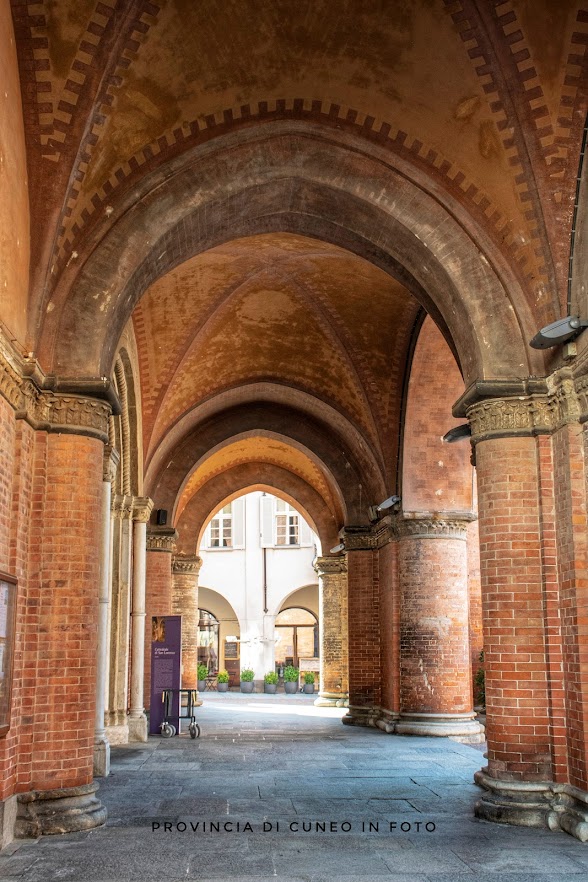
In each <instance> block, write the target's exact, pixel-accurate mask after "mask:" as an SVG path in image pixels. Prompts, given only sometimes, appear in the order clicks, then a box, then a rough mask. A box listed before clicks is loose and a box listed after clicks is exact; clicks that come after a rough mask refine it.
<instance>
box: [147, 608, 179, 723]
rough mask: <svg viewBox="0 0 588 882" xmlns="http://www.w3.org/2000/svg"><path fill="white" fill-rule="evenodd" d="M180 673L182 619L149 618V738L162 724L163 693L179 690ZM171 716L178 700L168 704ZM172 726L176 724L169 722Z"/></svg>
mask: <svg viewBox="0 0 588 882" xmlns="http://www.w3.org/2000/svg"><path fill="white" fill-rule="evenodd" d="M181 670H182V617H181V616H153V617H152V619H151V703H150V713H149V734H150V735H159V733H160V732H161V724H162V722H163V712H164V705H163V702H162V692H163V690H164V689H179V688H180V685H181ZM171 713H172V715H173V716H178V714H179V696H177V695H176V696H175V697H174V700H173V702H172V709H171ZM171 722H172V723H173V724H174V725H175V726H177V725H178V723H177V720H172V721H171Z"/></svg>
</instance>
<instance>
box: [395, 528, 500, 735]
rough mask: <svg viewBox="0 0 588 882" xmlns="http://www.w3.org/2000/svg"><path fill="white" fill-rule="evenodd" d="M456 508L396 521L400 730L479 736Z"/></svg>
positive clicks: (465, 579)
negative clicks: (398, 593)
mask: <svg viewBox="0 0 588 882" xmlns="http://www.w3.org/2000/svg"><path fill="white" fill-rule="evenodd" d="M470 520H471V517H465V516H463V515H462V516H459V515H457V514H456V513H450V512H447V513H440V512H438V513H435V514H425V513H418V514H416V513H415V514H411V513H405V514H404V516H403V517H399V518H398V519H397V522H396V528H397V531H398V536H399V538H398V571H399V581H400V591H401V598H402V599H401V611H400V702H401V713H400V720H399V722H398V723H397V725H396V732H398V733H399V734H401V735H441V736H451V737H453V738H455V739H459V740H460V741H470V742H480V741H483V740H484V735H483V732H484V728H483V727H482V726H480V724H479V723H478V722H477V721H476V720H475V719H474V717H475V714H474V711H473V707H472V681H471V666H470V653H469V616H468V572H467V546H466V538H467V527H468V523H469V521H470Z"/></svg>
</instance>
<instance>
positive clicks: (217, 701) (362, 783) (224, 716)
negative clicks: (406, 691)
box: [0, 693, 588, 882]
mask: <svg viewBox="0 0 588 882" xmlns="http://www.w3.org/2000/svg"><path fill="white" fill-rule="evenodd" d="M343 713H345V711H343V710H339V709H331V708H315V707H314V705H313V703H312V698H307V697H303V696H293V697H288V698H285V697H276V698H272V699H271V701H270V700H268V699H267V698H265V697H264V696H262V695H259V696H242V695H240V694H238V693H236V694H235V693H233V694H229V695H228V696H218V695H215V694H212V693H211V694H210V695H208V694H207V695H206V696H205V704H204V706H203V707H202V708H201V709H200V710H199V712H198V717H199V721H200V723H201V726H202V737H201V738H200V739H197V740H196V741H192V740H191V739H190V738H189V737H187V736H181V737H177V738H173V739H169V740H164V739H161V738H158V737H155V738H150V740H149V742H148V744H145V745H136V744H134V745H128V746H122V747H117V748H113V750H112V775H111V776H110V777H109V778H107V779H105V780H103V781H102V782H101V790H100V796H101V799H102V801H103V802H104V803H105V805H106V806H107V808H108V811H109V820H108V823H107V824H106V825H105V826H104V827H101V828H99V829H97V830H92V831H88V832H85V833H78V834H70V835H64V836H53V837H45V838H43V839H41V840H39V841H33V842H31V841H28V842H21V843H14V844H13V845H12V846H11V847H10V848H9V849H8V850H7V851H5V852H4V853H3V855H2V856H0V882H9V880H10V882H15V880H20V882H58V880H65V882H68V880H71V882H119V880H120V882H139V880H145V882H150V880H155V879H157V880H164V882H179V880H186V879H188V880H189V879H198V880H200V882H207V880H210V882H212V880H215V882H219V880H227V882H228V880H231V882H253V880H255V882H259V880H264V879H265V880H270V879H271V880H275V882H326V880H329V882H382V880H393V882H408V880H411V882H415V880H416V882H429V880H430V882H449V880H451V882H465V880H467V882H499V880H500V882H531V880H532V882H563V880H564V879H565V880H567V882H569V880H575V879H578V880H584V879H588V846H586V845H582V844H581V843H579V842H577V841H576V840H575V839H573V838H572V837H570V836H567V835H565V834H563V833H550V832H547V831H543V830H529V829H525V828H513V827H507V826H500V825H495V824H489V823H486V822H484V821H478V820H477V819H476V818H474V815H473V806H474V803H475V801H476V799H477V798H478V797H479V792H480V791H479V790H478V788H477V787H476V786H475V785H474V784H473V774H474V772H475V771H476V770H477V769H478V768H480V766H481V765H482V764H483V762H484V760H483V756H482V753H481V751H480V750H479V748H478V746H476V747H470V746H468V745H463V744H459V743H457V742H453V741H450V740H448V739H438V738H416V737H415V738H409V737H397V736H390V735H386V734H384V733H383V732H381V731H380V730H371V729H360V728H353V727H347V726H343V725H342V723H341V716H342V715H343Z"/></svg>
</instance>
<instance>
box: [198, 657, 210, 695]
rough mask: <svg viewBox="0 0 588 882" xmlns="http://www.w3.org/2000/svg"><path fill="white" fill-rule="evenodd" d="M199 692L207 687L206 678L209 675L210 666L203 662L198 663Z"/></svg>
mask: <svg viewBox="0 0 588 882" xmlns="http://www.w3.org/2000/svg"><path fill="white" fill-rule="evenodd" d="M197 677H198V685H197V689H198V692H204V690H205V689H206V678H207V677H208V668H207V667H206V665H203V664H202V663H201V664H199V665H198V674H197Z"/></svg>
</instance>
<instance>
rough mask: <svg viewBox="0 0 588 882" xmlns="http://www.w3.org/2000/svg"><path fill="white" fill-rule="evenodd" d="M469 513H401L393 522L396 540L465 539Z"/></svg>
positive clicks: (471, 518) (470, 516)
mask: <svg viewBox="0 0 588 882" xmlns="http://www.w3.org/2000/svg"><path fill="white" fill-rule="evenodd" d="M474 520H475V515H474V514H473V513H471V512H402V514H400V515H398V516H397V517H396V518H395V521H394V526H393V529H394V532H395V534H396V536H397V538H398V539H403V538H407V539H463V540H466V539H467V531H468V525H469V524H470V523H471V522H472V521H474Z"/></svg>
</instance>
